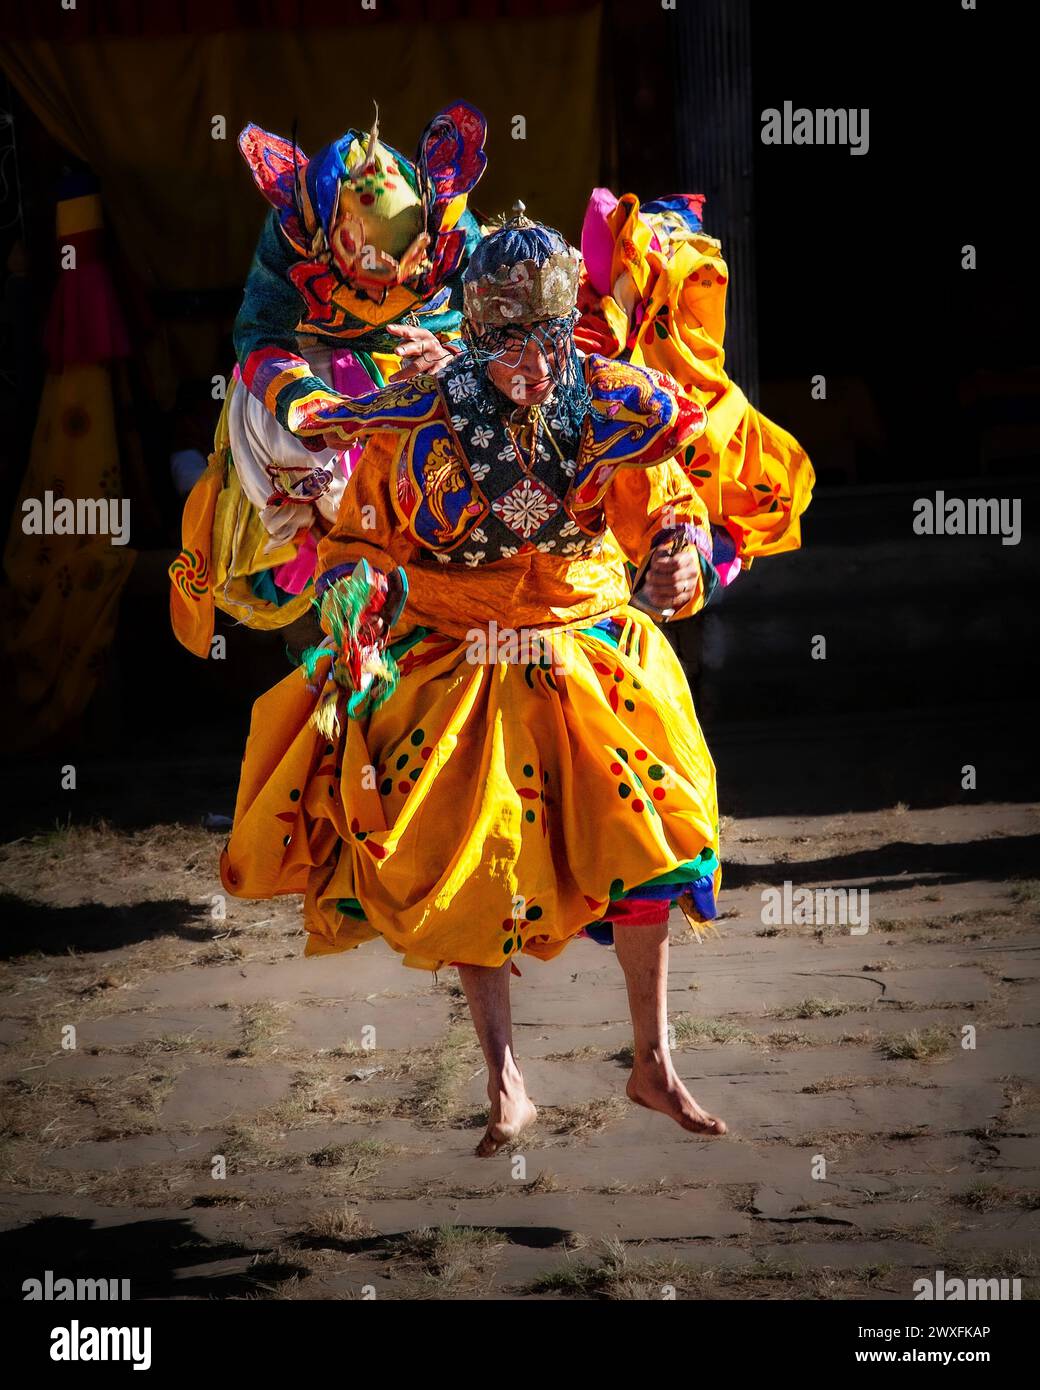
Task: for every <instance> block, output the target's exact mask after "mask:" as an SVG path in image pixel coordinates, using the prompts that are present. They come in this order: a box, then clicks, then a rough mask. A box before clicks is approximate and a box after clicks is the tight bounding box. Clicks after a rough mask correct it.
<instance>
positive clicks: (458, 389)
mask: <svg viewBox="0 0 1040 1390" xmlns="http://www.w3.org/2000/svg"><path fill="white" fill-rule="evenodd" d="M476 394H477V379H476V377H475V376H474V375H473V373H472V372H459V374H458V375H457V376H450V377H449V378H448V395H449V396H450V397H451V398H452V400H453V401H468V400H471V399H472V398H473V397H474V396H475V395H476Z"/></svg>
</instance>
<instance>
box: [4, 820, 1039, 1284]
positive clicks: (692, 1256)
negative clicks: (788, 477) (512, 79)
mask: <svg viewBox="0 0 1040 1390" xmlns="http://www.w3.org/2000/svg"><path fill="white" fill-rule="evenodd" d="M1038 831H1040V807H1037V806H1010V805H990V806H983V807H980V808H977V809H970V810H969V809H962V808H946V809H938V810H926V811H919V812H918V811H907V810H906V809H905V808H903V807H900V806H897V807H895V808H893V809H891V810H888V811H883V812H878V813H872V814H850V815H846V816H830V817H816V818H811V817H801V818H772V819H769V820H764V819H763V820H751V819H744V820H732V821H729V822H728V823H725V824H724V835H723V850H724V858H723V862H724V866H725V869H724V872H725V875H726V879H725V886H724V892H723V898H722V903H721V907H722V912H723V916H722V918H721V920H720V921H719V923H718V934H717V935H714V936H709V937H708V938H706V940H704V941H703V942H697V941H695V940H692V939H690V938H689V937H688V935H687V934H686V932H685V929H684V928H683V927H681V926H680V924H679V922H678V921H676V923H675V926H674V930H673V942H674V947H673V952H672V972H671V1003H670V1007H671V1016H672V1022H673V1025H674V1030H675V1058H676V1065H677V1067H678V1070H679V1072H680V1074H681V1075H682V1077H683V1078H684V1080H685V1081H686V1083H687V1085H688V1086H689V1087H690V1089H691V1090H692V1091H693V1093H694V1095H695V1096H696V1097H697V1098H698V1100H699V1101H700V1102H701V1103H702V1104H703V1105H705V1106H706V1108H707V1109H709V1110H710V1111H711V1112H712V1113H714V1114H719V1115H722V1116H723V1117H724V1118H725V1119H726V1120H727V1122H728V1124H729V1127H730V1133H729V1134H728V1135H727V1136H726V1137H725V1138H722V1139H707V1138H701V1137H698V1136H694V1135H688V1134H685V1133H683V1132H682V1131H681V1130H679V1129H678V1127H676V1126H675V1125H673V1124H672V1123H671V1122H670V1121H669V1120H667V1119H665V1118H664V1117H663V1116H660V1115H656V1114H653V1113H650V1112H647V1111H645V1110H640V1109H638V1108H637V1107H635V1106H632V1105H630V1104H629V1103H628V1102H626V1100H625V1098H624V1083H625V1079H626V1076H627V1059H628V1057H629V1055H630V1053H629V1049H630V1046H631V1030H630V1025H629V1023H628V1016H627V1010H626V1005H625V993H624V988H623V983H622V976H621V972H620V969H619V967H618V964H617V961H616V959H615V958H614V954H613V951H612V950H608V949H605V948H603V947H601V946H598V945H596V944H594V943H593V942H590V941H578V942H575V943H573V944H572V945H571V946H570V947H569V948H568V949H567V951H566V952H565V953H564V954H563V955H562V956H561V957H559V958H557V960H555V961H552V962H549V963H547V964H542V963H540V962H538V961H531V960H528V961H526V962H525V961H524V960H521V963H520V968H521V969H522V971H523V978H522V979H516V978H514V980H513V999H514V1017H515V1021H516V1035H517V1048H518V1053H519V1059H520V1063H521V1066H522V1067H523V1070H524V1073H525V1076H526V1078H527V1081H528V1087H529V1090H530V1091H531V1094H532V1097H533V1099H534V1100H535V1101H536V1103H537V1104H538V1105H539V1106H540V1116H539V1120H538V1122H537V1124H536V1125H535V1127H534V1128H533V1129H532V1130H531V1131H529V1132H528V1133H527V1134H525V1135H524V1136H523V1137H522V1138H521V1140H520V1141H519V1142H518V1143H517V1145H516V1146H515V1147H514V1149H513V1150H512V1151H504V1152H502V1153H500V1154H499V1155H497V1156H496V1157H495V1158H493V1159H478V1158H476V1157H475V1156H474V1155H473V1148H474V1146H475V1144H476V1142H477V1140H478V1139H479V1137H480V1134H481V1132H482V1129H483V1125H484V1123H485V1121H486V1099H485V1090H484V1088H485V1084H486V1082H485V1076H484V1069H483V1065H482V1061H481V1058H480V1054H479V1051H478V1049H477V1046H476V1043H475V1039H474V1037H473V1033H472V1029H471V1027H470V1024H469V1020H468V1016H467V1011H466V1005H465V1001H464V999H463V997H462V994H461V991H460V989H459V987H458V982H457V977H456V973H455V972H454V971H452V970H447V971H444V972H442V973H441V974H440V976H439V977H437V978H434V977H431V976H429V975H427V974H425V973H424V972H419V971H413V970H409V969H406V968H404V967H402V966H401V964H400V963H399V958H398V957H397V956H396V955H395V954H394V953H393V952H391V951H390V950H389V949H387V948H386V947H385V946H383V944H382V943H381V942H378V941H374V942H371V943H368V944H367V945H366V946H364V947H362V948H361V949H360V950H359V951H357V952H353V953H350V954H347V955H343V956H337V957H326V958H317V959H315V958H311V959H304V957H303V955H302V946H303V938H302V935H301V928H300V925H299V919H298V908H299V904H298V900H296V899H280V900H277V901H275V902H270V903H246V902H238V901H234V900H231V901H229V902H228V903H227V914H226V917H225V918H221V917H220V916H219V910H220V904H219V902H216V906H214V903H215V899H214V895H216V894H219V893H220V883H219V879H218V877H217V869H216V861H217V855H218V852H219V849H220V846H221V843H222V838H223V837H222V835H220V834H214V833H212V832H207V831H204V830H197V829H192V828H186V827H184V826H177V825H173V826H155V827H152V828H150V829H147V830H141V831H134V832H125V831H115V830H112V829H109V828H106V827H105V826H103V825H102V826H95V827H91V828H76V827H72V828H69V829H66V830H58V831H56V832H54V833H53V834H51V835H44V836H38V837H35V838H32V839H23V840H20V841H15V842H13V843H11V844H9V845H7V846H6V847H4V849H3V850H2V851H0V879H2V884H3V889H4V893H5V896H4V898H3V899H2V900H0V907H2V909H3V911H4V917H5V919H6V923H7V932H6V933H5V936H6V941H7V949H6V950H5V952H4V956H5V963H4V965H3V967H2V976H0V985H2V989H3V1003H2V1008H0V1012H2V1017H3V1021H2V1023H0V1096H2V1101H3V1104H2V1109H3V1124H2V1134H3V1156H2V1157H3V1176H2V1192H0V1249H2V1250H3V1255H4V1259H3V1266H4V1269H5V1271H6V1272H7V1280H8V1281H10V1286H11V1287H10V1288H8V1290H7V1291H6V1295H7V1296H8V1297H10V1296H12V1289H13V1290H15V1292H14V1296H16V1297H17V1296H20V1295H19V1294H18V1293H17V1290H18V1289H19V1288H20V1284H21V1281H22V1279H24V1278H28V1277H42V1274H43V1272H44V1271H45V1270H48V1269H49V1270H53V1271H54V1272H55V1275H56V1276H66V1277H75V1276H76V1275H80V1276H85V1277H95V1278H100V1277H119V1278H129V1279H130V1281H131V1293H132V1296H133V1297H135V1298H142V1297H151V1298H199V1297H202V1298H228V1297H232V1298H242V1297H249V1298H303V1299H352V1298H362V1297H370V1296H372V1295H371V1292H366V1290H369V1291H370V1290H373V1289H374V1291H375V1295H376V1296H377V1297H379V1298H391V1299H414V1298H423V1299H454V1298H484V1299H506V1298H508V1299H545V1298H553V1299H558V1298H579V1299H589V1298H598V1299H602V1298H607V1299H638V1298H661V1297H666V1296H668V1292H669V1290H674V1291H675V1295H676V1296H677V1297H680V1298H704V1297H708V1298H727V1299H741V1298H852V1299H855V1298H890V1299H907V1298H912V1297H913V1296H914V1295H913V1288H912V1286H913V1281H914V1280H915V1279H917V1278H920V1277H922V1276H925V1277H931V1276H933V1275H934V1273H935V1271H936V1270H939V1269H941V1270H943V1271H945V1274H946V1277H947V1278H948V1279H949V1278H952V1277H955V1276H956V1275H961V1276H962V1277H973V1278H984V1277H1007V1278H1020V1279H1021V1280H1022V1296H1023V1297H1031V1296H1035V1294H1036V1290H1037V1288H1038V1287H1040V1279H1037V1277H1036V1276H1037V1274H1038V1273H1040V1270H1038V1267H1037V1264H1038V1261H1037V1236H1038V1231H1040V1182H1038V1176H1040V1046H1038V1045H1040V1031H1038V1024H1040V1007H1038V996H1040V989H1038V973H1040V884H1038V883H1037V881H1036V877H1035V875H1036V868H1035V865H1036V863H1037V859H1038V856H1037V852H1036V851H1037V844H1038V840H1037V834H1038ZM785 880H789V881H791V882H792V883H793V885H794V887H795V888H798V887H811V888H823V887H827V886H831V885H833V886H840V887H844V888H858V889H863V888H867V889H869V891H870V928H869V931H867V932H866V933H865V934H862V935H853V934H851V933H850V932H849V930H848V927H842V926H840V925H837V924H830V925H828V924H827V923H817V924H815V925H812V924H810V925H795V924H788V925H780V926H772V925H763V918H762V902H763V899H762V892H763V889H764V888H766V887H770V886H775V887H782V885H783V883H784V881H785ZM215 914H217V915H215ZM70 1029H72V1030H74V1035H73V1033H72V1032H70V1031H68V1030H70ZM373 1030H374V1032H373ZM372 1042H374V1044H375V1045H374V1046H369V1045H368V1044H369V1043H372ZM972 1043H973V1044H974V1045H973V1046H972V1045H971V1044H972ZM218 1156H223V1159H224V1160H225V1168H226V1175H222V1173H223V1172H224V1169H222V1168H221V1165H220V1162H219V1159H218Z"/></svg>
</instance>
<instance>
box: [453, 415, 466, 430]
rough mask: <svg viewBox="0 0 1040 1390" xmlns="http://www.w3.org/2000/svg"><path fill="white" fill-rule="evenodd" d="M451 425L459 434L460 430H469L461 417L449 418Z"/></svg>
mask: <svg viewBox="0 0 1040 1390" xmlns="http://www.w3.org/2000/svg"><path fill="white" fill-rule="evenodd" d="M451 423H452V428H453V429H456V430H458V431H459V432H460V433H461V431H462V430H465V429H468V428H469V421H468V420H467V419H465V418H464V417H463V416H461V415H453V416H452V417H451Z"/></svg>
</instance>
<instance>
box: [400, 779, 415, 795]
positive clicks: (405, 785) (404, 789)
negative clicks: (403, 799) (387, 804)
mask: <svg viewBox="0 0 1040 1390" xmlns="http://www.w3.org/2000/svg"><path fill="white" fill-rule="evenodd" d="M397 790H398V791H399V792H400V793H401V795H402V796H407V795H408V793H409V792H410V791H411V790H412V784H411V782H398V784H397Z"/></svg>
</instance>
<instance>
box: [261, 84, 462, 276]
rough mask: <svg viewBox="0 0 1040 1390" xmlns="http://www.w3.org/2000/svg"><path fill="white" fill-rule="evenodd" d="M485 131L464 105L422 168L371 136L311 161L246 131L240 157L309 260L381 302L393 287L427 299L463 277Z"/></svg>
mask: <svg viewBox="0 0 1040 1390" xmlns="http://www.w3.org/2000/svg"><path fill="white" fill-rule="evenodd" d="M486 135H487V122H486V121H485V119H484V117H483V116H482V115H481V113H480V112H479V111H478V110H476V108H475V107H473V106H470V105H469V103H468V102H464V101H458V102H454V103H453V104H452V105H451V106H449V107H446V108H445V109H444V110H443V111H441V112H439V113H438V115H436V116H435V117H434V118H433V120H432V121H431V122H430V124H429V125H428V126H427V127H426V129H425V131H424V132H423V135H422V138H421V140H420V141H419V148H418V152H417V154H416V158H415V161H414V162H412V161H409V160H407V159H405V157H404V156H403V155H402V154H400V153H399V152H398V151H397V150H395V149H394V148H393V147H392V146H390V145H387V144H384V143H383V141H382V140H380V138H379V123H378V116H377V118H376V121H375V122H374V123H373V126H372V129H371V131H369V132H367V133H366V132H364V131H359V130H353V129H352V130H348V131H347V132H346V134H344V135H342V136H340V137H339V139H338V140H333V141H332V142H331V143H330V144H328V145H326V146H324V148H323V149H321V150H319V151H318V152H317V154H315V155H313V156H312V157H311V158H309V159H308V157H307V156H306V155H305V154H304V153H303V151H302V150H301V149H300V148H299V147H298V146H297V144H296V142H295V140H285V139H283V138H282V137H281V136H278V135H271V134H269V133H268V132H267V131H265V130H261V128H260V127H259V126H257V125H248V126H246V128H245V129H244V130H243V131H242V133H241V135H240V136H239V137H238V144H239V149H240V150H241V151H242V155H243V158H244V159H245V161H246V163H247V164H248V165H249V169H250V172H251V173H252V175H253V179H254V181H255V182H256V184H257V187H258V188H259V189H260V191H261V193H263V195H264V197H265V198H266V199H267V201H268V202H269V203H270V204H271V206H272V207H273V208H274V209H275V212H276V213H277V214H278V221H279V224H280V226H281V229H282V231H283V232H284V234H285V236H286V238H287V240H288V241H289V242H290V244H291V245H292V246H293V247H294V248H295V249H296V250H297V251H298V252H299V254H300V255H301V256H302V257H307V258H311V259H315V260H326V261H329V262H330V263H331V264H332V265H333V266H335V268H336V269H337V271H338V272H339V275H340V277H341V279H343V280H344V281H345V282H346V283H348V284H350V285H351V286H353V287H355V288H357V289H359V290H361V291H363V292H365V293H367V294H368V295H370V296H372V297H375V298H376V299H378V298H379V297H380V295H382V294H385V293H386V292H387V291H388V290H389V289H391V288H392V287H393V286H394V285H408V287H409V288H411V289H414V290H415V291H416V292H417V293H418V294H420V295H425V294H427V293H429V292H430V291H431V290H432V289H434V288H436V287H437V286H439V285H441V284H443V283H444V281H445V280H446V279H447V278H448V277H449V276H450V275H451V274H453V273H454V272H455V270H457V269H458V267H459V264H460V261H461V259H462V254H463V251H464V250H465V242H466V236H465V233H464V232H463V231H462V230H461V229H460V228H458V227H457V223H458V220H459V217H460V215H461V213H462V210H463V208H464V205H465V195H466V194H468V193H469V192H470V190H471V189H472V188H473V187H474V185H475V184H476V182H477V180H478V179H479V178H480V176H481V174H482V173H483V172H484V169H485V167H486V165H487V156H486V155H485V154H484V140H485V138H486Z"/></svg>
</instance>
